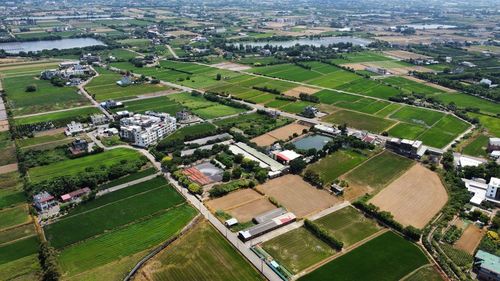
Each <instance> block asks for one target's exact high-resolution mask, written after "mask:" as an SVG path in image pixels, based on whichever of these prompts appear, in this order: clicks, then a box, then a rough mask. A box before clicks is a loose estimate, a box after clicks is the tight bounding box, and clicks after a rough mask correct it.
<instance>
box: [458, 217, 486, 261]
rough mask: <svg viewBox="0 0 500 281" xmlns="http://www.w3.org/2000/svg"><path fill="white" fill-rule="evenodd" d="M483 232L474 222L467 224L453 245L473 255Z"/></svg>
mask: <svg viewBox="0 0 500 281" xmlns="http://www.w3.org/2000/svg"><path fill="white" fill-rule="evenodd" d="M484 234H485V230H483V229H480V228H479V227H477V226H476V225H474V224H469V225H468V226H467V227H466V228H465V230H464V232H463V233H462V236H460V238H459V239H458V240H457V241H456V242H455V244H454V245H453V247H455V248H457V249H459V250H462V251H465V252H466V253H468V254H469V255H474V253H475V251H476V249H477V247H478V246H479V243H481V239H482V238H483V236H484Z"/></svg>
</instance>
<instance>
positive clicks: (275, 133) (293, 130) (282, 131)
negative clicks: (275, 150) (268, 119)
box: [251, 123, 309, 146]
mask: <svg viewBox="0 0 500 281" xmlns="http://www.w3.org/2000/svg"><path fill="white" fill-rule="evenodd" d="M304 129H309V126H306V125H302V124H298V123H292V124H288V125H286V126H283V127H281V128H278V129H275V130H272V131H270V132H267V133H265V134H263V135H260V136H258V137H255V138H253V139H252V140H251V141H252V142H254V143H256V144H257V145H258V146H269V145H271V144H273V143H274V142H276V141H279V140H288V138H289V137H290V136H292V135H293V134H298V135H301V134H302V131H303V130H304Z"/></svg>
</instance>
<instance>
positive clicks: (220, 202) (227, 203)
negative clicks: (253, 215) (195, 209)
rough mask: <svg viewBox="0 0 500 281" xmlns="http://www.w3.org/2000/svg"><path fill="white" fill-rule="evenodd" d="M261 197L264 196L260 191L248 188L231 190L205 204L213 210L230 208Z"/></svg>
mask: <svg viewBox="0 0 500 281" xmlns="http://www.w3.org/2000/svg"><path fill="white" fill-rule="evenodd" d="M260 198H262V195H260V194H259V193H258V192H255V191H254V190H252V189H249V188H246V189H240V190H237V191H234V192H231V193H229V194H228V195H226V196H223V197H220V198H217V199H213V200H210V201H207V202H205V205H206V206H207V207H208V208H209V209H210V210H211V211H217V210H229V209H231V208H234V207H238V206H241V205H244V204H246V203H248V202H250V201H254V200H257V199H260Z"/></svg>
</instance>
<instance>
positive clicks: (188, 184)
mask: <svg viewBox="0 0 500 281" xmlns="http://www.w3.org/2000/svg"><path fill="white" fill-rule="evenodd" d="M172 177H173V178H174V179H175V180H176V181H178V182H179V183H180V184H181V185H182V186H183V187H184V188H187V189H188V190H189V192H191V193H193V194H202V193H203V188H201V186H200V185H199V184H197V183H194V182H192V181H191V180H190V179H189V177H188V176H186V175H185V174H184V173H182V171H181V170H177V171H175V172H173V173H172Z"/></svg>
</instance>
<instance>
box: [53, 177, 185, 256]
mask: <svg viewBox="0 0 500 281" xmlns="http://www.w3.org/2000/svg"><path fill="white" fill-rule="evenodd" d="M129 189H130V190H129ZM117 192H118V193H116V194H115V193H114V192H112V193H109V194H107V195H106V196H102V197H100V198H98V199H96V200H94V201H92V202H90V203H89V204H90V205H87V204H84V205H81V206H78V208H77V209H76V210H75V212H70V213H69V214H68V215H67V216H65V217H64V218H62V219H61V220H58V221H57V222H55V223H52V224H50V225H48V226H46V227H45V228H44V231H45V234H46V237H47V240H48V241H49V242H50V244H51V245H52V246H53V247H55V248H57V249H61V248H63V247H66V246H68V245H71V244H74V243H76V242H79V241H82V240H85V239H88V238H91V237H93V236H96V235H99V234H102V233H104V232H106V231H109V230H112V229H115V228H119V227H122V226H124V225H127V224H129V223H131V222H134V221H138V220H141V219H143V218H146V217H147V216H149V215H151V214H154V213H157V212H161V211H162V210H164V209H168V208H172V207H175V206H176V205H178V204H181V203H182V202H183V201H184V200H183V199H182V197H181V196H180V195H179V194H178V193H177V192H176V191H175V190H174V189H173V188H172V187H170V186H167V183H166V181H164V180H155V179H153V180H150V181H148V182H147V184H146V183H142V184H138V185H135V186H132V187H130V188H125V189H122V190H119V191H117ZM135 192H140V193H135ZM132 206H133V207H132ZM104 217H106V220H103V218H104Z"/></svg>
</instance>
